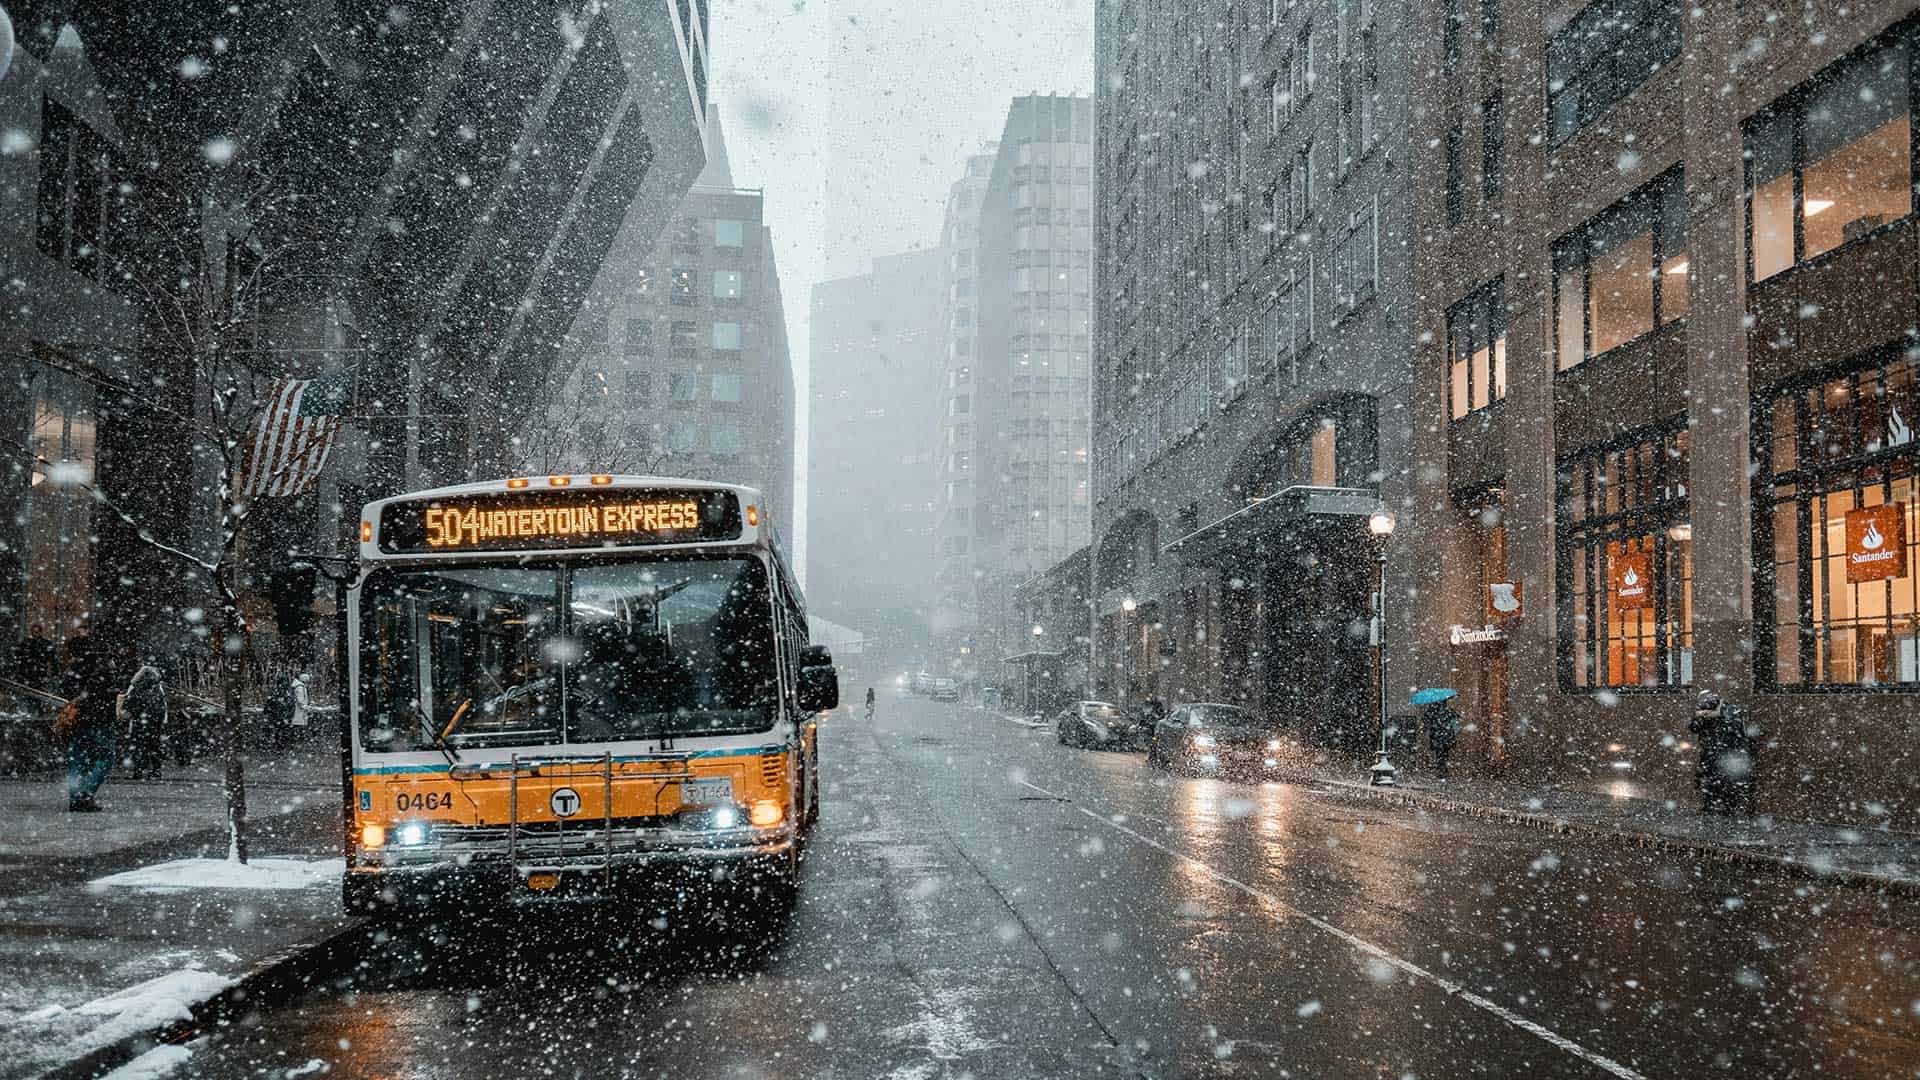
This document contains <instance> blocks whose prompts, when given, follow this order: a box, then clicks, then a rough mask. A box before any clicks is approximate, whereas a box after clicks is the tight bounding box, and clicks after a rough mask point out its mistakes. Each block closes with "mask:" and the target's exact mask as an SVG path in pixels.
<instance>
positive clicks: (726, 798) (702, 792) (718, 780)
mask: <svg viewBox="0 0 1920 1080" xmlns="http://www.w3.org/2000/svg"><path fill="white" fill-rule="evenodd" d="M732 801H733V778H732V777H730V776H715V777H709V778H706V779H702V780H682V781H680V804H681V805H682V806H719V805H722V804H725V803H730V802H732Z"/></svg>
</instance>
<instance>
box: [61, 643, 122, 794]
mask: <svg viewBox="0 0 1920 1080" xmlns="http://www.w3.org/2000/svg"><path fill="white" fill-rule="evenodd" d="M124 685H125V684H124V683H123V682H121V680H120V678H119V673H118V672H117V671H116V670H115V665H114V663H113V657H112V656H110V655H109V654H108V653H107V652H106V651H105V650H104V649H101V648H100V647H99V646H98V645H97V644H96V643H95V642H94V640H93V639H92V638H91V637H88V636H86V635H84V634H83V635H81V636H80V637H77V638H74V639H73V640H72V641H69V642H68V643H67V670H66V673H65V674H64V675H63V676H62V678H61V682H60V690H61V696H62V697H65V698H66V699H67V700H68V701H69V702H72V703H73V707H74V711H75V714H76V715H75V719H74V722H73V725H72V727H71V728H70V729H69V730H68V731H67V732H66V737H67V809H68V810H75V811H83V812H84V811H93V810H98V809H100V805H99V803H97V802H96V801H94V795H95V793H96V792H98V791H99V790H100V785H101V784H104V783H106V781H107V773H108V772H110V771H112V769H113V762H114V759H115V757H116V756H117V754H118V743H119V734H120V724H119V721H118V719H117V718H116V716H115V705H116V704H117V701H116V699H117V698H118V697H119V696H120V688H121V687H122V686H124Z"/></svg>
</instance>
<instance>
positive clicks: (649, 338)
mask: <svg viewBox="0 0 1920 1080" xmlns="http://www.w3.org/2000/svg"><path fill="white" fill-rule="evenodd" d="M626 353H627V355H628V356H630V357H633V358H635V359H645V358H647V357H651V356H652V355H653V320H652V319H628V320H627V336H626Z"/></svg>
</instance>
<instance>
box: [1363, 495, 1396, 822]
mask: <svg viewBox="0 0 1920 1080" xmlns="http://www.w3.org/2000/svg"><path fill="white" fill-rule="evenodd" d="M1394 524H1395V522H1394V519H1393V511H1391V510H1388V509H1387V508H1386V507H1384V506H1383V507H1381V508H1380V509H1378V510H1375V511H1374V512H1373V513H1371V514H1368V515H1367V533H1368V535H1370V536H1372V537H1373V555H1374V562H1375V563H1376V565H1377V568H1378V571H1379V574H1378V577H1377V579H1376V580H1377V582H1378V584H1377V588H1378V590H1379V591H1377V592H1376V593H1374V608H1373V619H1374V627H1375V630H1374V653H1373V657H1374V666H1375V676H1376V679H1377V681H1378V682H1379V685H1380V754H1379V757H1378V758H1376V759H1375V760H1374V763H1373V767H1372V768H1371V769H1368V770H1367V772H1368V778H1367V782H1368V783H1369V784H1371V785H1373V786H1374V787H1393V786H1394V783H1395V780H1396V779H1397V772H1396V770H1395V769H1394V767H1393V760H1392V759H1391V758H1390V757H1389V756H1388V755H1387V541H1388V540H1389V539H1391V538H1392V536H1393V526H1394Z"/></svg>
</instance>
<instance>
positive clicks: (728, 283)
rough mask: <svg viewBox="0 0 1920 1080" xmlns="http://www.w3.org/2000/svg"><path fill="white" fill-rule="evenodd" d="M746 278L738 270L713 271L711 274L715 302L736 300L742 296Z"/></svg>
mask: <svg viewBox="0 0 1920 1080" xmlns="http://www.w3.org/2000/svg"><path fill="white" fill-rule="evenodd" d="M745 281H746V276H745V275H744V274H742V273H741V272H740V271H738V270H715V271H714V272H713V298H714V299H715V300H738V299H740V297H741V296H742V295H743V293H742V290H743V288H744V285H745Z"/></svg>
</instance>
